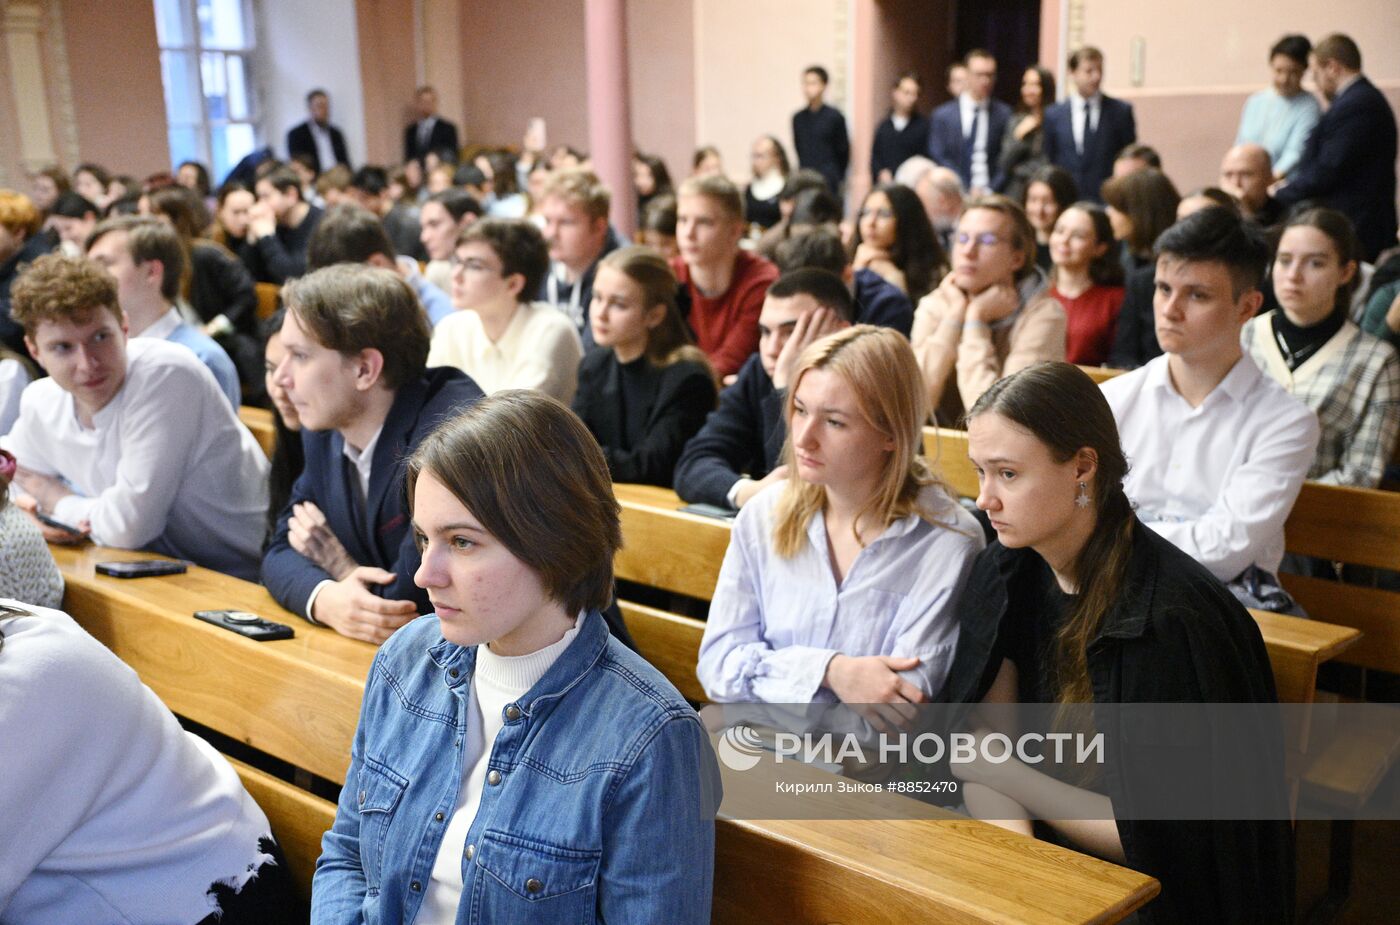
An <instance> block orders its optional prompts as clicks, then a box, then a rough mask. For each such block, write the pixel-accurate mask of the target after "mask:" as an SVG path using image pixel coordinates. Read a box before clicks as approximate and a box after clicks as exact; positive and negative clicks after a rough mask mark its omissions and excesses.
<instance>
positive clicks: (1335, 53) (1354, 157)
mask: <svg viewBox="0 0 1400 925" xmlns="http://www.w3.org/2000/svg"><path fill="white" fill-rule="evenodd" d="M1312 72H1313V80H1314V81H1315V82H1316V83H1317V88H1318V89H1319V90H1321V91H1322V95H1323V96H1324V97H1326V98H1327V101H1328V103H1330V104H1331V105H1330V106H1329V107H1328V109H1327V111H1326V112H1324V113H1323V114H1322V118H1321V119H1320V120H1319V121H1318V123H1317V125H1315V126H1313V130H1312V134H1311V135H1309V136H1308V142H1307V145H1306V146H1305V147H1304V148H1303V156H1302V158H1301V159H1300V160H1299V161H1298V166H1296V167H1294V168H1293V172H1292V173H1290V174H1289V175H1288V182H1287V184H1286V185H1285V186H1283V187H1282V188H1280V189H1279V190H1278V191H1277V192H1276V193H1275V194H1274V198H1275V199H1277V200H1278V201H1279V202H1280V203H1281V204H1282V205H1284V206H1285V207H1286V206H1291V205H1293V204H1295V203H1298V202H1302V201H1303V200H1305V199H1307V200H1314V201H1316V202H1317V204H1318V205H1325V206H1330V207H1332V208H1334V209H1336V210H1338V211H1339V212H1342V213H1343V214H1344V215H1346V216H1347V217H1348V218H1350V219H1351V221H1352V224H1354V225H1355V226H1356V234H1357V236H1358V237H1359V238H1360V239H1361V248H1362V250H1363V251H1364V252H1365V254H1366V259H1367V260H1375V259H1376V256H1377V255H1378V254H1380V252H1381V251H1383V250H1385V249H1386V248H1387V247H1391V246H1393V245H1394V244H1395V145H1396V138H1395V113H1393V112H1391V110H1390V105H1389V104H1388V103H1387V102H1386V100H1385V97H1384V96H1382V95H1381V92H1380V91H1379V90H1377V89H1376V87H1375V84H1373V83H1371V82H1370V81H1369V80H1367V79H1366V77H1365V75H1364V74H1362V73H1361V50H1360V49H1359V48H1357V47H1356V43H1355V42H1353V41H1352V40H1351V39H1350V38H1348V37H1347V36H1345V35H1341V34H1334V35H1329V36H1327V38H1325V39H1323V40H1322V41H1320V42H1318V43H1317V45H1315V46H1314V47H1313V50H1312Z"/></svg>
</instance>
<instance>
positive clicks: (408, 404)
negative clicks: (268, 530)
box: [262, 366, 482, 615]
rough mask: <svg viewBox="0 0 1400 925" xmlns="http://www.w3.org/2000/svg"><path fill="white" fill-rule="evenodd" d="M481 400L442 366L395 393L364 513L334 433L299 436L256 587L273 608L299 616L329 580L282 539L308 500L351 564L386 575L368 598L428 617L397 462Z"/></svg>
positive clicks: (458, 374)
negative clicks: (290, 481)
mask: <svg viewBox="0 0 1400 925" xmlns="http://www.w3.org/2000/svg"><path fill="white" fill-rule="evenodd" d="M481 397H482V392H481V389H480V388H478V387H477V384H476V383H475V382H473V381H472V380H471V379H470V378H469V377H468V376H467V374H466V373H464V372H462V371H461V370H459V369H454V368H452V367H446V366H442V367H435V368H433V369H429V370H426V371H425V372H424V373H423V375H422V376H420V377H419V378H417V379H415V380H413V381H412V382H410V383H408V384H407V385H405V386H403V387H402V388H401V389H399V391H398V394H397V395H395V396H394V404H393V405H392V406H391V407H390V409H389V415H388V417H386V418H385V419H384V429H383V430H382V431H380V433H379V442H378V443H376V444H375V447H374V462H373V463H372V464H371V466H370V478H369V498H368V499H367V503H366V505H365V508H364V512H367V514H368V516H365V513H364V512H361V510H360V507H359V504H358V501H357V498H356V495H357V493H358V489H357V488H355V487H354V483H353V482H352V481H351V480H352V479H354V478H356V476H355V473H354V471H353V467H352V466H351V464H350V461H349V460H348V459H346V458H345V457H344V449H345V438H343V437H342V436H341V435H340V433H339V432H338V431H334V430H321V431H308V430H303V431H302V432H301V443H302V449H303V450H304V452H305V454H306V468H305V469H303V470H302V473H301V475H300V476H299V477H298V478H297V480H296V484H294V485H293V486H292V495H291V498H290V499H288V501H287V506H286V507H285V508H283V509H282V513H281V515H280V516H279V517H278V518H277V529H276V531H275V532H274V533H273V537H272V542H271V543H270V544H269V545H268V547H267V552H265V553H264V554H263V564H262V583H263V584H264V585H265V586H266V587H267V590H268V591H270V592H271V593H272V596H273V597H275V598H277V602H278V603H279V604H281V605H282V606H283V607H286V608H287V609H288V610H291V611H294V612H295V613H299V614H303V615H305V614H306V601H307V599H308V598H309V597H311V592H312V591H313V590H315V588H316V585H318V584H320V583H321V582H322V581H326V580H330V579H331V576H330V575H329V574H327V573H326V572H324V571H322V570H321V569H320V568H318V567H317V566H316V565H315V564H313V563H312V562H311V561H310V560H308V559H306V558H305V557H304V556H302V555H301V553H299V552H297V551H296V550H295V549H293V548H292V546H291V543H290V542H289V541H288V539H287V533H288V529H287V524H288V522H289V521H290V520H291V518H292V505H294V504H300V503H301V502H303V501H310V502H312V503H313V504H315V505H316V506H317V507H318V508H320V509H321V512H322V513H323V514H325V515H326V523H327V524H328V525H329V527H330V529H331V532H332V533H334V534H335V536H336V539H338V540H340V542H341V544H342V545H343V546H344V547H345V551H346V552H348V553H349V554H350V557H351V558H352V559H354V560H355V561H356V562H358V563H359V564H360V565H371V566H375V567H376V568H382V569H385V570H387V571H390V572H393V573H394V576H395V577H394V580H393V581H392V582H390V583H389V584H387V585H372V586H371V590H372V591H374V593H375V594H378V595H379V596H380V597H384V598H387V599H389V600H399V601H404V600H409V601H414V602H416V603H417V604H418V612H419V613H428V612H430V610H431V608H430V607H429V604H428V594H427V592H426V591H424V590H423V589H422V588H419V587H417V586H416V585H414V583H413V573H414V572H416V571H417V570H418V562H419V557H418V548H417V546H415V545H414V542H413V531H412V530H411V529H409V517H408V509H407V505H406V498H405V497H404V463H405V462H406V461H407V459H408V456H409V454H411V453H412V452H413V451H414V450H415V449H417V448H418V444H419V443H421V442H422V440H423V438H424V437H426V436H427V435H428V434H429V433H430V432H431V431H432V430H433V428H435V427H436V426H437V425H438V424H439V423H441V422H442V421H444V420H446V419H447V418H449V417H452V416H453V415H454V414H456V413H457V412H459V411H461V410H462V409H463V408H465V407H467V406H468V405H470V404H471V403H472V402H474V401H476V400H477V399H478V398H481Z"/></svg>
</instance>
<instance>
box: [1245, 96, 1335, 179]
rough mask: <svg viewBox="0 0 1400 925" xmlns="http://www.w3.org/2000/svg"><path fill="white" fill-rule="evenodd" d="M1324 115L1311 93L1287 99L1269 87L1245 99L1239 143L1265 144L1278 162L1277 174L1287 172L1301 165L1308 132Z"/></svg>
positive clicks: (1275, 163) (1275, 168)
mask: <svg viewBox="0 0 1400 925" xmlns="http://www.w3.org/2000/svg"><path fill="white" fill-rule="evenodd" d="M1321 117H1322V107H1321V105H1319V104H1318V102H1317V97H1315V96H1313V95H1312V94H1311V93H1308V92H1306V91H1305V92H1303V93H1299V94H1297V95H1296V96H1292V97H1288V98H1284V97H1282V96H1279V95H1278V92H1277V91H1275V90H1274V89H1273V88H1272V87H1269V88H1268V89H1264V90H1260V91H1259V92H1258V93H1255V94H1253V95H1252V96H1250V98H1249V99H1248V100H1246V101H1245V104H1244V115H1243V116H1241V117H1240V133H1239V135H1238V136H1237V137H1236V138H1235V144H1237V145H1242V144H1256V145H1262V146H1263V148H1264V150H1266V151H1268V152H1269V157H1270V158H1271V159H1272V160H1273V162H1274V173H1276V174H1279V173H1284V174H1286V173H1288V172H1290V171H1291V170H1292V169H1293V168H1294V167H1296V166H1297V165H1298V159H1299V158H1300V157H1302V156H1303V146H1304V145H1306V144H1307V143H1308V135H1310V134H1311V133H1312V130H1313V126H1314V125H1316V124H1317V120H1318V119H1319V118H1321Z"/></svg>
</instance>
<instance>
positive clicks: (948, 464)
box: [924, 427, 978, 498]
mask: <svg viewBox="0 0 1400 925" xmlns="http://www.w3.org/2000/svg"><path fill="white" fill-rule="evenodd" d="M924 455H925V456H927V457H928V460H929V462H930V463H931V464H932V465H933V468H934V470H935V471H937V472H938V474H939V475H940V476H942V478H943V481H944V482H945V483H947V485H948V487H949V488H951V489H952V490H953V493H954V494H955V495H957V496H958V497H960V498H976V497H977V491H978V482H977V470H976V469H975V468H973V466H972V460H970V459H968V458H967V431H965V430H953V429H952V428H949V427H925V428H924Z"/></svg>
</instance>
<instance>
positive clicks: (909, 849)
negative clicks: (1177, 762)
mask: <svg viewBox="0 0 1400 925" xmlns="http://www.w3.org/2000/svg"><path fill="white" fill-rule="evenodd" d="M54 553H55V558H56V559H57V560H58V562H59V565H60V568H61V569H62V571H63V572H64V575H65V578H66V579H67V581H68V596H67V599H66V601H65V604H66V606H67V608H68V609H69V610H70V611H71V612H72V614H73V616H74V618H75V619H77V620H78V622H79V623H81V624H82V625H83V626H84V627H86V628H87V629H88V630H89V632H92V633H93V634H94V635H96V636H97V637H98V638H99V639H101V640H102V641H103V642H104V643H106V644H107V645H108V646H109V647H111V648H112V650H113V651H114V652H116V654H117V655H118V656H119V657H121V658H122V659H123V660H124V661H126V662H127V664H129V665H131V666H132V667H133V668H135V669H136V671H137V672H138V674H140V675H141V677H142V680H143V681H145V682H146V683H147V684H148V685H150V686H151V687H152V689H153V690H155V691H156V693H157V694H159V695H160V696H161V697H162V699H163V700H164V701H165V702H166V704H167V705H168V706H170V707H171V709H172V710H174V711H175V712H177V713H180V714H182V715H185V716H188V717H189V718H190V719H192V720H195V721H196V722H199V723H201V724H202V725H205V726H208V727H210V728H211V729H214V730H215V731H217V732H220V733H223V734H225V735H229V736H231V737H233V738H236V739H238V740H240V741H243V742H246V743H248V744H249V745H251V746H253V747H254V748H257V749H260V750H262V751H264V752H266V753H267V754H269V755H272V756H274V757H277V758H280V759H282V760H285V761H288V762H290V763H292V764H294V765H297V766H299V767H302V768H306V769H307V770H310V771H313V772H314V773H316V774H319V775H321V776H323V777H327V778H329V779H330V780H332V781H335V782H337V783H343V782H344V779H345V770H346V765H347V763H348V756H349V749H350V742H351V738H352V736H353V733H354V728H355V724H356V722H357V720H358V713H359V702H360V698H361V695H362V693H363V682H364V678H365V676H366V674H367V671H368V668H369V664H370V661H371V660H372V658H373V654H374V649H373V647H372V646H369V645H367V644H364V643H359V642H355V641H353V640H349V639H344V638H343V637H339V636H337V635H336V634H334V633H333V632H331V631H330V630H326V629H322V628H319V627H314V626H310V625H309V624H307V623H305V621H301V620H298V619H297V618H295V617H294V616H292V615H290V614H287V613H285V612H284V611H282V610H281V609H280V608H278V607H277V606H276V604H275V603H273V602H272V600H271V598H270V597H269V596H268V595H267V593H266V592H265V591H264V590H262V589H261V588H259V587H258V586H256V585H252V584H250V583H248V582H242V581H239V580H238V579H235V578H229V577H227V576H223V575H219V574H217V573H214V572H209V571H207V570H205V569H199V568H192V569H190V571H189V572H187V573H186V574H184V575H175V576H167V577H161V578H149V579H137V580H122V579H115V578H107V577H105V576H100V575H95V574H93V572H92V564H93V563H94V562H98V561H106V560H109V559H124V558H137V557H141V554H137V553H129V552H126V553H124V552H120V551H116V550H110V549H98V548H91V547H89V548H86V549H83V548H79V549H71V548H60V547H54ZM206 607H237V608H242V609H247V610H252V611H254V612H257V613H260V614H263V615H265V616H268V617H270V618H273V619H281V620H284V621H286V622H289V623H292V624H293V625H294V626H295V628H296V631H297V637H296V638H295V639H290V640H279V641H276V642H266V643H256V642H252V641H251V640H247V639H243V638H240V637H238V636H237V635H235V634H232V633H229V632H227V631H226V630H221V629H219V628H217V627H213V626H210V625H208V624H205V623H201V622H199V621H197V620H194V619H193V618H192V617H191V616H190V614H191V613H192V612H193V611H194V610H197V609H202V608H206ZM653 616H654V615H651V614H647V613H646V612H645V611H644V610H642V609H639V608H629V611H628V621H629V625H634V626H637V627H638V628H639V630H640V635H641V636H642V638H643V639H645V640H647V642H646V647H647V649H648V650H649V651H650V652H651V653H652V654H653V656H654V657H657V658H658V661H660V662H661V663H662V664H663V665H664V664H666V659H665V658H662V657H660V656H657V655H656V653H657V652H658V651H669V652H670V655H669V656H667V657H668V658H669V659H670V662H671V668H670V669H668V670H671V671H678V669H677V668H676V666H677V665H680V664H683V660H684V659H687V658H691V656H690V655H689V654H688V652H689V649H688V648H687V647H688V646H691V645H692V644H694V641H695V636H694V630H695V628H696V627H695V626H694V625H693V621H692V622H687V621H684V620H683V619H681V620H678V619H677V618H670V619H669V620H668V619H666V615H662V616H661V617H658V618H657V619H659V620H660V621H661V624H662V625H664V626H669V627H672V628H676V627H679V628H680V629H682V630H685V631H688V632H689V634H690V635H689V637H688V639H689V641H683V642H681V643H677V642H675V641H673V640H671V639H670V638H669V637H668V636H667V634H666V633H663V632H661V631H660V630H659V629H658V626H657V624H656V623H655V622H653V623H652V624H650V625H644V620H643V619H642V618H643V617H645V618H646V619H652V617H653ZM691 670H692V671H693V660H692V662H691ZM681 681H682V683H687V682H685V680H684V678H682V679H681ZM689 683H691V684H693V682H689ZM693 690H698V685H694V686H693ZM244 777H245V780H250V779H251V780H253V784H252V786H250V790H254V789H256V793H255V795H257V796H259V797H260V798H264V797H265V798H266V799H267V800H268V803H269V805H268V806H265V807H264V809H265V811H266V812H267V813H268V815H269V818H270V819H273V824H274V826H275V827H276V830H277V832H278V835H279V837H281V838H283V839H285V840H286V845H287V847H288V848H289V849H290V846H292V845H295V846H296V849H295V850H296V851H297V852H298V854H297V860H295V861H293V860H292V856H291V853H290V850H289V859H288V861H289V864H290V865H292V866H293V868H294V871H295V872H296V873H297V876H298V877H299V882H303V883H304V882H305V877H306V874H307V871H308V870H309V869H310V864H311V862H312V857H313V854H314V852H316V851H317V850H318V849H317V848H316V847H315V839H316V838H317V837H318V835H319V833H320V832H323V831H324V829H325V827H326V825H327V824H328V823H329V821H330V819H331V818H332V814H333V809H331V808H330V807H329V804H328V803H326V801H318V800H317V799H316V798H314V797H308V798H302V796H301V795H300V794H298V793H293V792H292V791H291V789H290V788H286V786H285V785H281V783H280V782H269V781H267V780H264V779H263V778H262V777H259V776H258V775H257V774H252V775H249V774H248V773H247V772H245V773H244ZM308 800H309V801H310V802H308ZM274 817H275V818H274ZM289 817H290V818H291V819H292V821H288V819H289ZM716 839H717V847H716V871H717V875H716V912H715V920H716V921H723V922H738V923H749V922H752V923H755V925H756V923H760V922H762V923H768V922H773V921H815V922H833V921H841V920H845V921H856V920H859V921H862V922H880V921H888V922H902V921H909V920H910V919H911V918H925V919H927V918H929V917H933V918H938V919H942V920H947V921H957V922H1008V921H1015V920H1020V921H1025V920H1034V921H1045V922H1065V923H1071V922H1112V921H1117V920H1119V919H1121V918H1122V917H1124V916H1126V915H1128V914H1130V913H1131V912H1132V911H1133V910H1134V909H1136V908H1138V907H1140V906H1141V905H1143V904H1144V903H1146V902H1147V901H1148V900H1150V899H1151V898H1152V896H1154V895H1155V894H1156V892H1157V889H1158V886H1157V884H1156V882H1155V881H1154V880H1152V878H1150V877H1147V876H1144V875H1142V874H1139V873H1136V872H1134V871H1130V870H1125V869H1124V868H1121V867H1117V866H1115V865H1112V864H1108V863H1106V862H1103V861H1099V860H1096V859H1093V858H1089V857H1086V856H1084V855H1080V854H1077V853H1075V852H1072V851H1067V850H1065V849H1062V848H1058V847H1055V846H1053V845H1047V844H1044V843H1040V842H1034V841H1032V840H1030V839H1025V838H1019V837H1017V836H1013V835H1011V834H1009V833H1007V832H1004V831H1003V830H1001V829H998V828H996V827H995V826H991V825H988V824H985V823H981V822H976V821H974V820H968V819H962V818H958V819H944V818H942V817H940V818H938V819H891V820H876V821H861V822H851V821H844V822H843V821H840V820H836V821H832V820H788V821H763V820H751V819H744V820H739V819H732V818H728V817H723V818H721V819H720V820H719V821H718V823H717V826H716ZM756 872H770V873H772V874H773V875H774V876H772V877H763V876H761V875H760V876H757V877H756V876H755V873H756ZM979 872H981V873H980V874H979Z"/></svg>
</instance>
